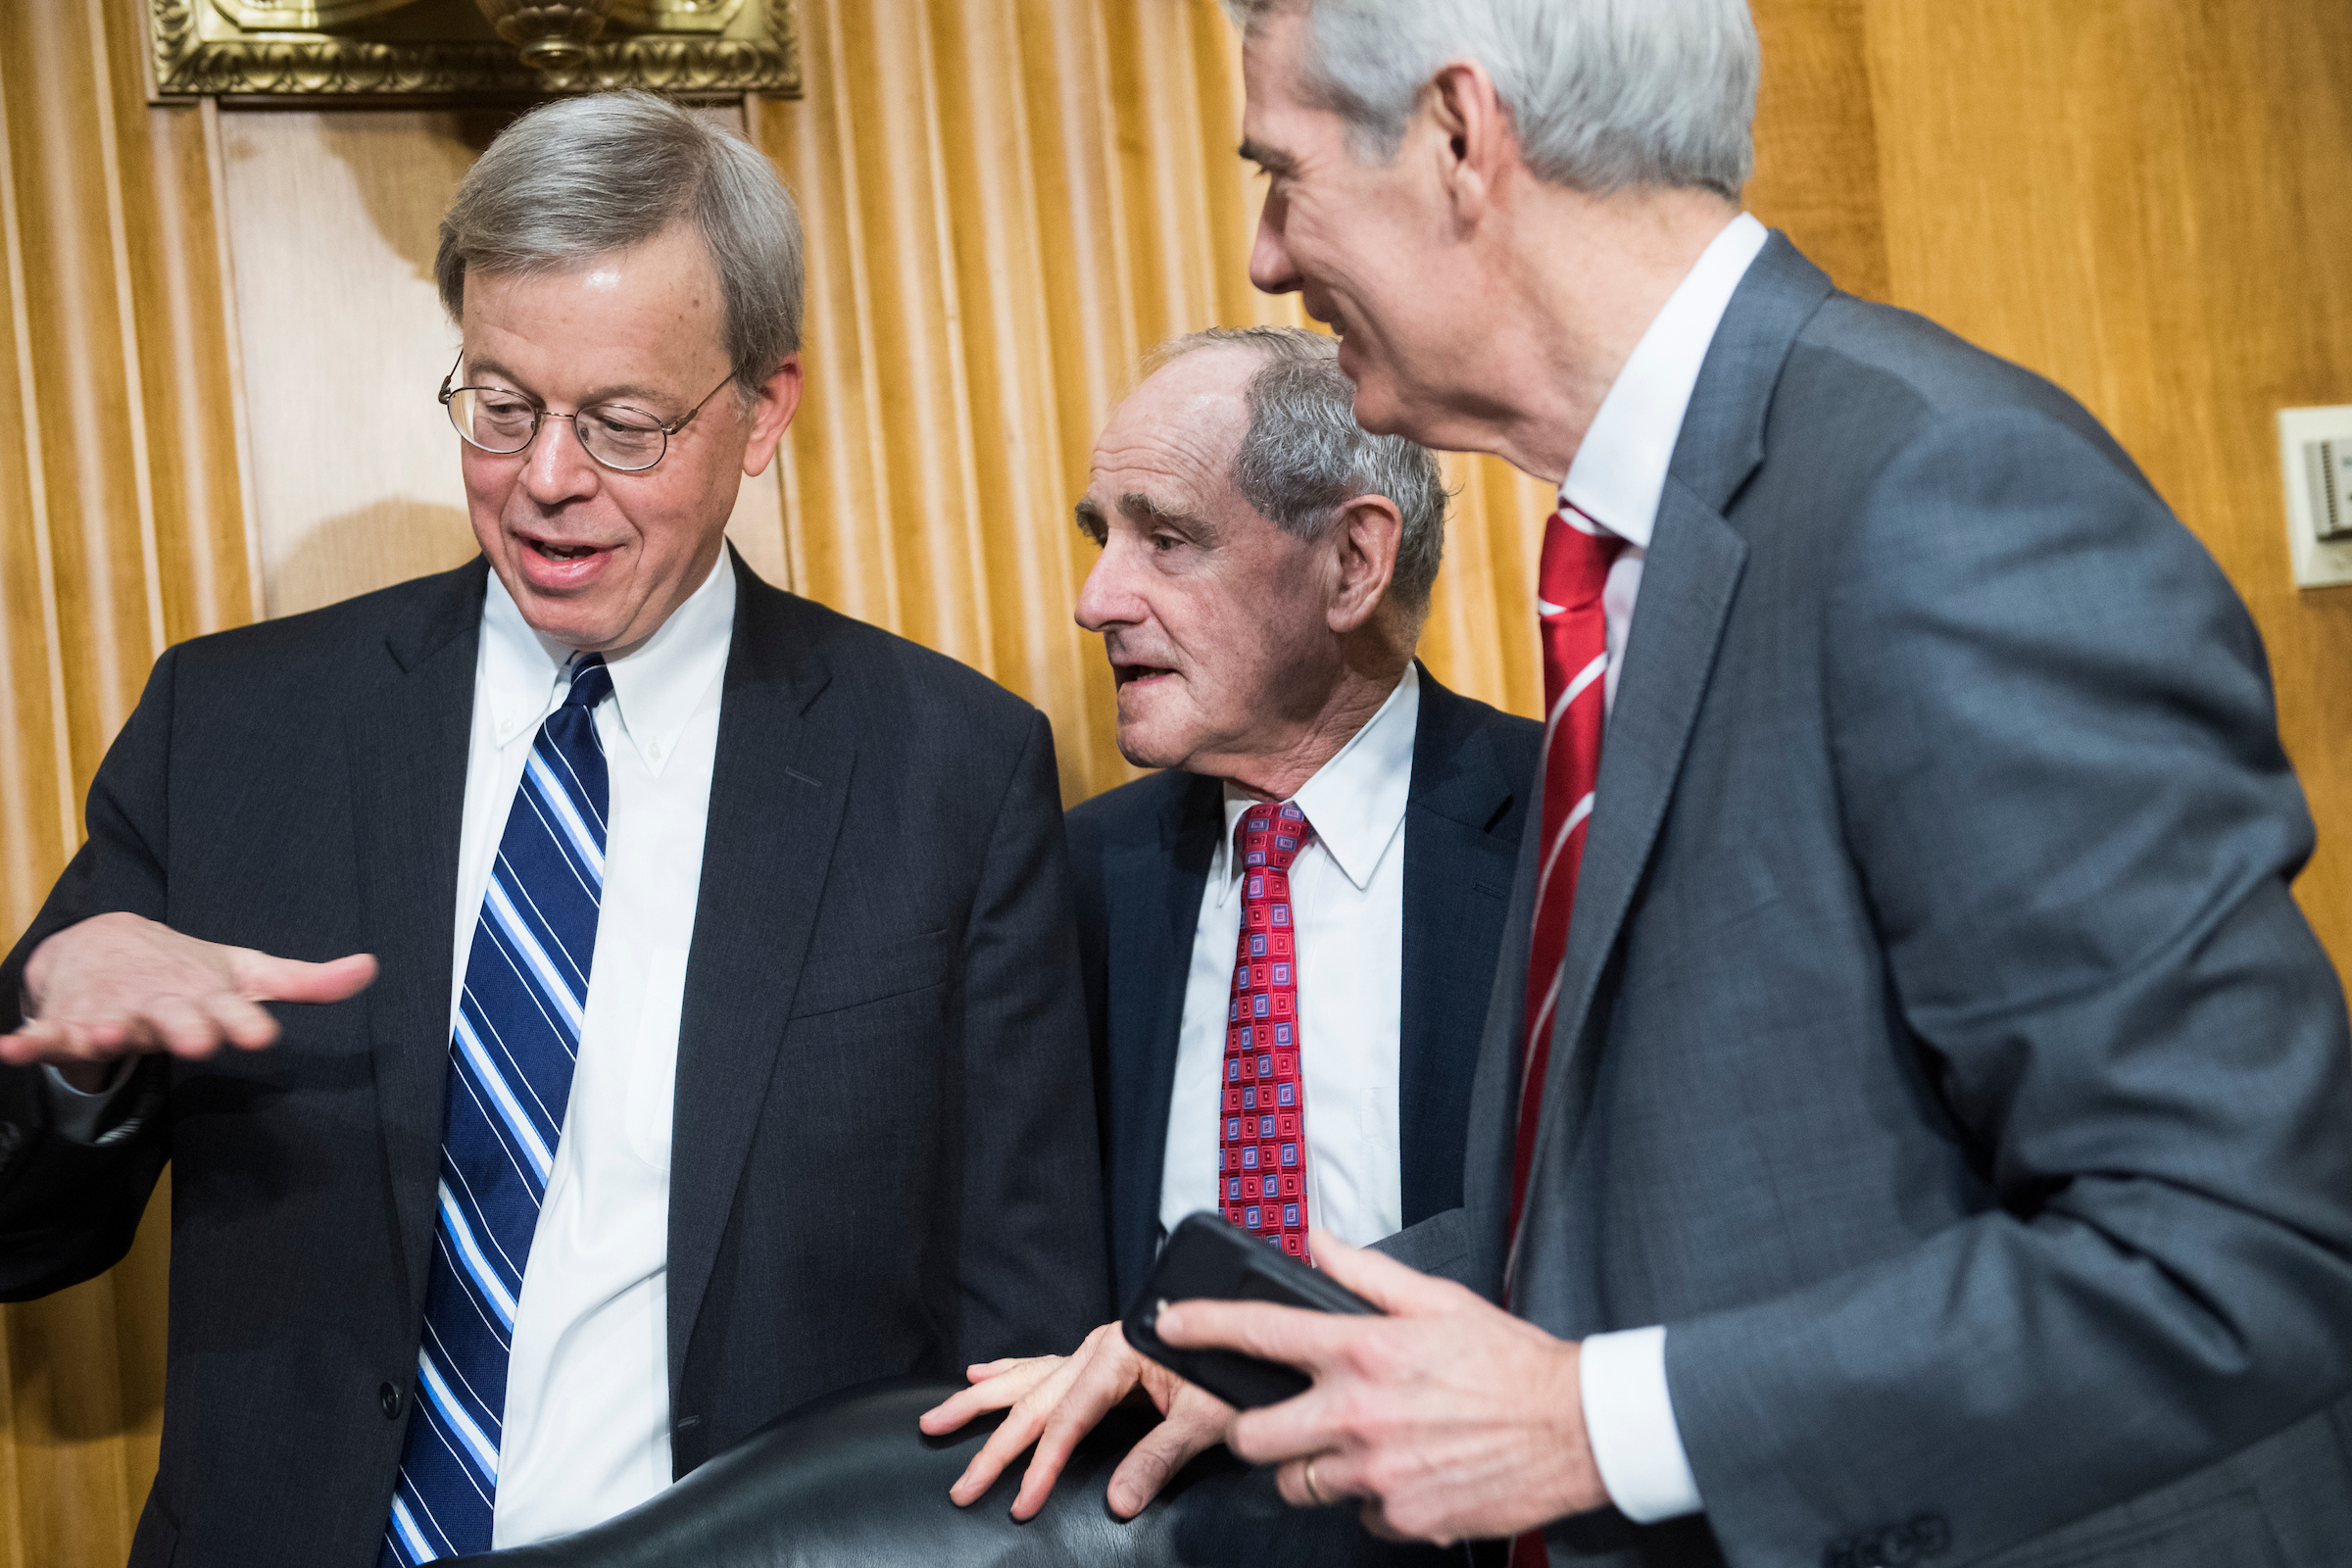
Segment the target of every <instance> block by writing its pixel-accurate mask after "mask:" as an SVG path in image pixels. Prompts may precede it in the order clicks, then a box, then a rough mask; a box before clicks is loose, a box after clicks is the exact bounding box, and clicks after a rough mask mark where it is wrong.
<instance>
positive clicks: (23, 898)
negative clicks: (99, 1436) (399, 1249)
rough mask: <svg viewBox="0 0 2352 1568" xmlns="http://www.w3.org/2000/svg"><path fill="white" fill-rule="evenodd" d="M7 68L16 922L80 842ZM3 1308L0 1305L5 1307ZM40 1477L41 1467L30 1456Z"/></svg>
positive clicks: (4, 1567) (11, 800)
mask: <svg viewBox="0 0 2352 1568" xmlns="http://www.w3.org/2000/svg"><path fill="white" fill-rule="evenodd" d="M8 74H9V73H7V72H6V71H5V70H0V272H4V274H5V277H4V280H5V282H6V285H7V301H6V303H7V306H8V309H7V311H6V312H5V313H4V314H0V351H4V353H0V909H4V910H5V913H6V917H7V919H8V920H9V922H10V926H9V929H10V930H11V931H16V930H20V929H22V928H23V926H24V924H25V922H26V921H28V920H29V919H31V917H32V915H33V912H34V910H35V909H36V908H37V907H38V906H39V902H40V900H41V898H42V896H43V895H44V894H45V893H46V892H47V891H48V884H49V881H50V879H51V878H52V877H53V876H55V874H56V870H57V867H58V866H59V865H61V864H63V863H64V862H65V858H66V856H67V854H68V853H69V852H70V851H71V849H72V847H73V813H72V811H71V809H70V808H69V806H68V802H69V800H70V798H71V795H72V792H73V768H72V757H71V752H70V749H69V748H68V746H67V744H66V735H65V713H64V710H65V681H64V671H63V668H62V661H61V660H60V658H59V650H58V643H57V616H56V600H55V593H54V591H53V584H54V580H55V579H54V574H53V573H52V571H51V569H50V563H49V550H48V528H47V519H46V517H45V515H44V508H43V485H42V475H41V440H40V413H39V404H38V400H37V398H36V396H35V393H34V385H33V377H32V351H31V343H30V333H31V328H30V325H29V323H28V320H27V317H26V302H25V268H24V250H23V239H22V234H21V231H20V228H19V225H18V223H17V205H16V181H15V179H14V178H13V177H11V172H12V171H13V170H14V169H15V167H16V166H15V161H14V158H13V156H12V152H11V148H12V143H13V140H14V133H13V130H12V118H11V116H10V113H9V100H10V94H9V83H8ZM4 1311H5V1309H4V1308H0V1312H4ZM5 1330H6V1320H5V1317H0V1568H26V1565H27V1564H28V1563H29V1562H31V1561H32V1560H33V1558H32V1555H31V1553H32V1550H33V1547H34V1545H35V1544H36V1543H35V1542H34V1541H33V1540H32V1539H31V1538H30V1532H29V1531H28V1529H27V1521H26V1519H25V1509H24V1506H23V1504H22V1503H20V1502H19V1501H18V1500H17V1499H18V1498H19V1497H20V1496H21V1495H23V1490H24V1487H25V1466H23V1465H21V1464H20V1463H19V1462H18V1458H17V1447H18V1444H17V1432H18V1428H19V1427H20V1425H22V1424H23V1423H21V1422H20V1421H19V1420H18V1417H17V1414H16V1409H17V1388H16V1379H15V1376H14V1373H13V1371H12V1369H11V1365H10V1363H11V1360H12V1357H11V1356H10V1355H9V1354H8V1353H7V1338H6V1332H5ZM33 1468H34V1470H35V1471H36V1473H37V1475H38V1478H39V1479H42V1480H45V1479H47V1477H46V1467H44V1466H38V1465H36V1466H34V1467H33Z"/></svg>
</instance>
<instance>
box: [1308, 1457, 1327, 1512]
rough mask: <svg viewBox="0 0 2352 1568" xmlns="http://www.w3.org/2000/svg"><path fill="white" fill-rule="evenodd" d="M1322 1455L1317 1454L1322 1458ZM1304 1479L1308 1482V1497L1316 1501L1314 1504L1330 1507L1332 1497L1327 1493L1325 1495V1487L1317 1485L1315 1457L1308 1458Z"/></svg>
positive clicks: (1320, 1506) (1319, 1506)
mask: <svg viewBox="0 0 2352 1568" xmlns="http://www.w3.org/2000/svg"><path fill="white" fill-rule="evenodd" d="M1320 1457H1321V1455H1320V1454H1318V1455H1316V1458H1320ZM1303 1479H1304V1480H1305V1482H1306V1495H1307V1498H1308V1500H1310V1501H1311V1502H1313V1503H1314V1505H1315V1506H1316V1507H1318V1508H1328V1507H1330V1506H1331V1499H1330V1498H1329V1497H1326V1496H1325V1495H1323V1489H1322V1488H1321V1487H1318V1486H1316V1485H1315V1461H1314V1459H1309V1460H1307V1461H1306V1475H1305V1477H1304V1478H1303Z"/></svg>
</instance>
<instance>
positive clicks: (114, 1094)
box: [41, 1056, 139, 1144]
mask: <svg viewBox="0 0 2352 1568" xmlns="http://www.w3.org/2000/svg"><path fill="white" fill-rule="evenodd" d="M138 1065H139V1058H138V1057H136V1056H124V1057H123V1059H122V1060H120V1061H118V1062H116V1063H115V1072H114V1076H113V1077H112V1078H110V1079H108V1080H107V1084H106V1087H105V1088H104V1089H101V1090H99V1091H98V1092H97V1093H95V1094H85V1093H83V1092H82V1091H81V1090H79V1089H76V1088H74V1087H73V1085H72V1084H70V1083H68V1082H67V1081H66V1075H65V1074H64V1073H62V1072H59V1071H58V1070H57V1069H56V1068H55V1067H53V1066H50V1065H49V1064H48V1063H46V1062H44V1063H42V1065H41V1087H42V1088H43V1090H44V1091H46V1093H47V1094H48V1097H49V1127H50V1130H51V1131H53V1132H55V1133H57V1134H58V1135H59V1136H60V1137H62V1138H65V1139H67V1140H68V1141H70V1142H73V1143H76V1144H94V1143H96V1142H98V1139H99V1135H100V1134H101V1133H102V1132H104V1131H105V1128H106V1123H107V1112H108V1111H109V1110H110V1109H112V1108H113V1106H114V1103H115V1102H116V1101H117V1100H119V1099H121V1098H122V1096H123V1087H124V1086H125V1085H127V1084H128V1083H129V1082H130V1075H131V1074H132V1073H133V1072H136V1071H137V1070H138Z"/></svg>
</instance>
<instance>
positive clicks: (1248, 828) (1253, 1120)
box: [1217, 801, 1315, 1263]
mask: <svg viewBox="0 0 2352 1568" xmlns="http://www.w3.org/2000/svg"><path fill="white" fill-rule="evenodd" d="M1314 832H1315V830H1314V829H1313V828H1312V827H1310V826H1309V825H1308V824H1307V820H1306V814H1305V813H1304V812H1303V811H1301V810H1299V808H1298V807H1296V806H1293V805H1291V804H1290V803H1289V802H1287V801H1286V802H1284V803H1283V804H1282V805H1280V806H1272V805H1265V806H1252V807H1250V809H1249V810H1248V811H1246V812H1244V813H1243V815H1242V819H1241V821H1240V822H1239V823H1237V824H1236V825H1235V827H1234V847H1235V849H1236V851H1237V852H1238V853H1239V854H1240V856H1241V860H1242V931H1241V937H1240V940H1239V942H1238V943H1237V944H1236V948H1235V953H1234V959H1233V995H1232V999H1231V1005H1230V1007H1229V1009H1228V1011H1227V1013H1226V1018H1225V1099H1224V1105H1223V1110H1224V1115H1223V1117H1222V1119H1221V1121H1220V1122H1219V1125H1218V1138H1217V1192H1218V1197H1219V1200H1220V1201H1221V1203H1222V1205H1223V1208H1224V1213H1225V1217H1226V1218H1227V1219H1229V1220H1231V1221H1232V1222H1233V1223H1234V1224H1236V1225H1239V1226H1240V1227H1241V1228H1242V1229H1243V1230H1246V1231H1248V1232H1249V1233H1250V1235H1252V1236H1256V1237H1260V1238H1262V1239H1264V1240H1265V1241H1266V1242H1268V1243H1270V1244H1271V1245H1273V1246H1276V1247H1279V1248H1281V1249H1282V1250H1284V1251H1286V1252H1288V1253H1290V1254H1291V1256H1293V1257H1296V1258H1299V1260H1301V1261H1302V1262H1308V1263H1311V1262H1313V1261H1314V1259H1313V1257H1311V1256H1310V1255H1308V1252H1307V1250H1306V1226H1307V1217H1306V1106H1305V1094H1304V1091H1303V1090H1302V1089H1301V1088H1300V1086H1299V957H1298V953H1299V950H1298V943H1297V940H1296V937H1295V936H1294V933H1293V928H1292V921H1291V862H1292V861H1294V860H1296V859H1298V858H1299V851H1301V850H1303V849H1305V848H1306V846H1307V844H1308V843H1309V841H1311V840H1312V839H1313V838H1314Z"/></svg>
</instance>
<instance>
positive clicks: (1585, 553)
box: [1508, 496, 1625, 1568]
mask: <svg viewBox="0 0 2352 1568" xmlns="http://www.w3.org/2000/svg"><path fill="white" fill-rule="evenodd" d="M1624 549H1625V541H1624V540H1623V539H1620V538H1618V537H1617V536H1616V535H1615V534H1613V533H1609V532H1607V531H1606V530H1605V529H1603V528H1602V527H1601V526H1600V525H1599V524H1598V523H1596V522H1594V521H1593V519H1592V518H1590V517H1588V516H1586V515H1584V514H1583V513H1581V512H1579V511H1577V510H1576V509H1575V508H1574V507H1572V506H1570V505H1569V504H1568V498H1567V497H1566V496H1562V497H1561V498H1560V510H1559V511H1557V512H1555V513H1553V514H1552V515H1551V520H1550V521H1549V522H1547V523H1545V524H1544V560H1543V564H1542V566H1541V567H1540V568H1539V570H1538V573H1537V579H1536V597H1537V605H1536V610H1537V613H1538V615H1539V617H1540V619H1539V621H1538V627H1537V629H1538V630H1539V632H1540V633H1541V634H1542V636H1543V640H1544V822H1543V833H1544V841H1543V846H1542V849H1541V851H1540V852H1539V853H1540V854H1541V855H1542V857H1543V858H1542V859H1541V861H1539V862H1538V864H1539V868H1538V871H1537V873H1536V919H1535V931H1534V936H1533V940H1532V942H1531V944H1530V947H1529V950H1528V963H1527V1034H1526V1036H1525V1043H1524V1045H1523V1047H1522V1050H1521V1052H1520V1076H1519V1137H1518V1143H1517V1146H1516V1149H1515V1151H1514V1152H1513V1154H1512V1158H1511V1228H1510V1231H1509V1233H1508V1234H1509V1235H1510V1236H1511V1237H1512V1238H1513V1241H1514V1244H1515V1243H1516V1239H1517V1237H1518V1234H1519V1212H1520V1210H1521V1209H1522V1208H1524V1207H1525V1206H1526V1204H1527V1178H1528V1172H1529V1170H1530V1169H1531V1167H1532V1166H1533V1165H1534V1163H1535V1156H1536V1129H1537V1128H1538V1127H1539V1126H1541V1125H1542V1120H1543V1114H1542V1113H1543V1108H1544V1106H1543V1101H1544V1068H1545V1067H1546V1066H1547V1065H1548V1064H1549V1062H1550V1060H1551V1021H1552V1015H1553V1014H1554V1013H1555V1012H1556V1011H1557V1010H1558V1007H1559V992H1560V965H1561V963H1562V961H1563V960H1564V959H1565V958H1566V957H1567V956H1568V914H1569V911H1570V910H1571V909H1572V908H1574V907H1575V905H1576V875H1577V872H1578V870H1579V869H1580V868H1581V867H1582V866H1583V864H1584V859H1585V824H1586V823H1587V822H1588V821H1589V820H1591V818H1592V815H1593V784H1594V783H1595V781H1597V780H1598V779H1599V777H1600V732H1601V725H1602V721H1603V719H1604V718H1606V716H1607V712H1608V710H1607V706H1606V704H1607V682H1606V680H1605V679H1604V677H1605V676H1606V675H1607V673H1608V668H1609V628H1608V619H1607V617H1606V616H1605V615H1604V614H1603V613H1602V612H1601V606H1600V593H1601V589H1602V588H1604V587H1605V586H1607V584H1608V580H1609V567H1610V566H1612V565H1614V564H1616V561H1617V557H1618V555H1619V553H1620V552H1622V551H1623V550H1624ZM1514 1250H1516V1248H1515V1245H1514ZM1544 1561H1545V1557H1544V1533H1543V1532H1542V1531H1540V1530H1530V1531H1528V1532H1527V1533H1526V1534H1525V1535H1522V1536H1520V1537H1519V1538H1518V1539H1517V1540H1515V1541H1513V1542H1512V1543H1511V1568H1543V1565H1544Z"/></svg>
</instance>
